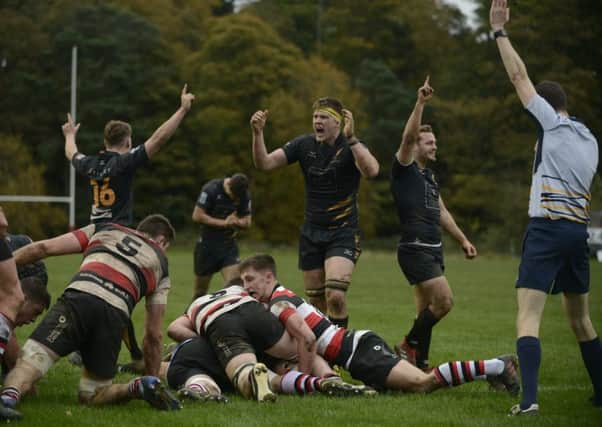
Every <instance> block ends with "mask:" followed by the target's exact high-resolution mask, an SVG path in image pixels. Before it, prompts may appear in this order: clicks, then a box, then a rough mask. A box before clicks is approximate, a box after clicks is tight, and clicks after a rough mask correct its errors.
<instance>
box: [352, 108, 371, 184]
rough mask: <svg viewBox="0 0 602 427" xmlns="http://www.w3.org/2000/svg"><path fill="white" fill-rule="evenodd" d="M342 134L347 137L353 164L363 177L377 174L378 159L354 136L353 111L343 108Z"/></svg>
mask: <svg viewBox="0 0 602 427" xmlns="http://www.w3.org/2000/svg"><path fill="white" fill-rule="evenodd" d="M343 120H344V123H345V125H344V127H343V134H344V135H345V137H346V138H347V142H348V144H349V147H350V148H351V152H352V153H353V158H354V159H355V166H356V167H357V169H358V170H359V171H360V173H361V174H362V176H363V177H365V178H374V177H375V176H376V175H378V169H379V165H378V161H377V160H376V158H375V157H374V156H373V155H372V153H371V152H370V150H368V148H367V147H366V146H365V145H364V144H361V143H359V140H358V139H357V138H356V137H355V125H354V122H353V113H352V112H351V111H349V110H345V109H343Z"/></svg>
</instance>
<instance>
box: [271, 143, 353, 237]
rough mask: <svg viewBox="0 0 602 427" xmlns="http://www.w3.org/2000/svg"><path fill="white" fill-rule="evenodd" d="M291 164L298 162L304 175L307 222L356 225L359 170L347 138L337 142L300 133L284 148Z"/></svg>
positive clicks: (333, 225) (319, 225)
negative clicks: (323, 141)
mask: <svg viewBox="0 0 602 427" xmlns="http://www.w3.org/2000/svg"><path fill="white" fill-rule="evenodd" d="M283 150H284V153H285V154H286V158H287V161H288V163H289V164H291V163H294V162H299V166H300V167H301V170H302V171H303V176H304V178H305V222H306V223H307V224H311V225H314V226H317V227H321V228H339V227H346V226H349V227H357V225H358V212H357V192H358V189H359V185H360V184H359V183H360V177H361V174H360V171H359V170H358V169H357V167H356V166H355V159H354V157H353V153H352V152H351V148H349V146H348V145H347V140H346V138H345V137H344V136H343V135H342V134H341V135H339V137H338V138H337V139H336V141H335V143H334V145H332V146H331V145H329V144H326V143H321V142H318V141H316V138H315V136H314V135H313V134H308V135H301V136H298V137H297V138H295V139H293V140H292V141H289V142H287V143H286V144H285V145H284V147H283Z"/></svg>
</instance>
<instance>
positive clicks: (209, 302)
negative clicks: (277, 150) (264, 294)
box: [186, 286, 257, 335]
mask: <svg viewBox="0 0 602 427" xmlns="http://www.w3.org/2000/svg"><path fill="white" fill-rule="evenodd" d="M249 302H254V303H257V300H256V299H255V298H252V297H250V296H249V294H248V293H247V292H246V291H245V290H244V289H243V288H242V287H241V286H230V287H228V288H224V289H221V290H219V291H217V292H213V293H211V294H207V295H203V296H202V297H199V298H197V299H195V300H194V301H192V303H191V304H190V306H189V307H188V309H187V310H186V315H187V316H188V318H189V319H190V320H191V321H192V324H193V325H194V330H195V331H196V333H197V334H199V335H203V334H204V333H205V331H206V330H207V327H208V326H209V325H210V324H211V322H213V321H214V320H215V319H216V318H218V317H219V316H221V315H222V314H224V313H227V312H229V311H231V310H234V309H235V308H237V307H239V306H241V305H242V304H246V303H249Z"/></svg>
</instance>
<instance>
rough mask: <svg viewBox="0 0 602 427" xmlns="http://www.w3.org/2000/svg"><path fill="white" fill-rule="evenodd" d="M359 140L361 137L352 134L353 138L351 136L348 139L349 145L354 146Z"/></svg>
mask: <svg viewBox="0 0 602 427" xmlns="http://www.w3.org/2000/svg"><path fill="white" fill-rule="evenodd" d="M358 142H360V140H359V139H357V138H356V137H355V136H352V137H351V138H349V139H348V140H347V145H348V146H350V147H353V146H354V145H355V144H357V143H358Z"/></svg>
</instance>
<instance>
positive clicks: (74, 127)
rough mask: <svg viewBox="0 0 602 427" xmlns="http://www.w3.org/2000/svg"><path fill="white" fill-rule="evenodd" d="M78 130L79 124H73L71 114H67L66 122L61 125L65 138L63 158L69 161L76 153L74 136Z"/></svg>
mask: <svg viewBox="0 0 602 427" xmlns="http://www.w3.org/2000/svg"><path fill="white" fill-rule="evenodd" d="M78 130H79V123H78V124H75V123H74V122H73V118H72V117H71V114H69V113H67V122H66V123H65V124H64V125H63V135H64V136H65V157H67V160H69V161H71V159H72V158H73V156H75V153H77V144H76V143H75V135H76V134H77V131H78Z"/></svg>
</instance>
